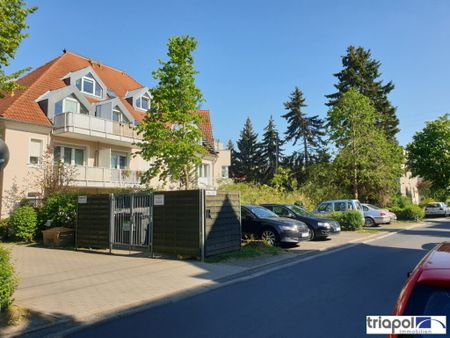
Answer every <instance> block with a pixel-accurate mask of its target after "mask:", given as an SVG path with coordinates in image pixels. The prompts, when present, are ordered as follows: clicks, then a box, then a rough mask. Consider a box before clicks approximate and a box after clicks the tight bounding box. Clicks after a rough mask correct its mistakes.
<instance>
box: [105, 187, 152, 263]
mask: <svg viewBox="0 0 450 338" xmlns="http://www.w3.org/2000/svg"><path fill="white" fill-rule="evenodd" d="M152 239H153V194H151V193H135V194H118V195H114V194H113V195H111V231H110V250H112V248H113V247H114V248H118V249H130V250H131V249H137V250H149V251H151V252H152V254H153V245H152Z"/></svg>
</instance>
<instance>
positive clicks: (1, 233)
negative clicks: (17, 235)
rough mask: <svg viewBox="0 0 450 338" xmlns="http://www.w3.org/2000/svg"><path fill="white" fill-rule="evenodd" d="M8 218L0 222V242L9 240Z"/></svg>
mask: <svg viewBox="0 0 450 338" xmlns="http://www.w3.org/2000/svg"><path fill="white" fill-rule="evenodd" d="M9 232H10V230H9V218H8V217H7V218H3V219H1V220H0V241H7V240H8V239H9Z"/></svg>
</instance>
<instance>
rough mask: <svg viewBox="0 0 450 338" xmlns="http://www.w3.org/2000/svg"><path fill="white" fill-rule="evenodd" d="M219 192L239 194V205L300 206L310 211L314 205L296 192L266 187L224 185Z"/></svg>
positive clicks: (244, 184)
mask: <svg viewBox="0 0 450 338" xmlns="http://www.w3.org/2000/svg"><path fill="white" fill-rule="evenodd" d="M220 190H228V191H232V190H236V191H240V192H241V204H263V203H286V204H297V205H302V206H303V207H305V208H306V209H309V210H311V209H312V208H313V207H314V205H313V204H312V202H311V200H310V199H309V198H307V197H306V196H305V195H304V194H302V193H301V192H300V191H298V190H294V191H280V190H277V189H276V188H273V187H270V186H268V185H257V184H252V183H235V184H225V185H222V186H221V187H220Z"/></svg>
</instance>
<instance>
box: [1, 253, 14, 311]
mask: <svg viewBox="0 0 450 338" xmlns="http://www.w3.org/2000/svg"><path fill="white" fill-rule="evenodd" d="M16 286H17V279H16V276H15V274H14V267H13V266H12V264H11V261H10V253H9V251H8V250H7V249H5V248H3V247H1V246H0V311H4V310H6V309H7V308H8V306H9V305H10V304H11V303H12V296H13V294H14V291H15V289H16Z"/></svg>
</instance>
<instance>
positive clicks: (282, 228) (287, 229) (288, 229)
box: [280, 224, 297, 231]
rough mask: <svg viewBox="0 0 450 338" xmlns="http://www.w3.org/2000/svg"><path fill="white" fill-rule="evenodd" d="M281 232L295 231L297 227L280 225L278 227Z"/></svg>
mask: <svg viewBox="0 0 450 338" xmlns="http://www.w3.org/2000/svg"><path fill="white" fill-rule="evenodd" d="M280 229H281V230H285V231H297V226H296V225H294V224H293V225H282V226H280Z"/></svg>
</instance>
